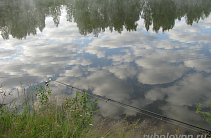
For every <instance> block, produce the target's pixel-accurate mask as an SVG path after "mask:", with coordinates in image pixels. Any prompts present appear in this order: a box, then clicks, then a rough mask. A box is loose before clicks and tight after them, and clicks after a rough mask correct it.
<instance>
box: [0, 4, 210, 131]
mask: <svg viewBox="0 0 211 138" xmlns="http://www.w3.org/2000/svg"><path fill="white" fill-rule="evenodd" d="M210 12H211V1H210V0H130V1H128V0H89V1H87V0H72V1H71V0H46V1H43V0H36V1H33V0H14V1H13V0H1V1H0V32H1V37H0V76H1V78H0V84H2V86H3V89H4V90H6V91H7V92H10V91H16V88H20V82H21V83H22V85H23V86H24V87H28V85H29V84H30V83H31V84H32V85H37V84H39V83H42V82H44V81H46V80H48V79H49V78H50V77H53V78H55V79H57V81H61V82H64V83H67V84H71V85H73V86H76V87H79V88H83V89H87V90H90V91H91V92H93V93H94V94H99V95H101V96H105V97H107V98H111V99H114V100H117V101H120V102H124V103H126V104H130V105H133V106H136V107H139V108H144V109H147V110H150V111H153V112H156V113H159V114H163V115H165V116H168V117H171V118H175V119H178V120H181V121H185V122H188V123H191V124H193V125H198V124H201V125H202V126H203V127H204V128H207V129H211V125H210V124H208V123H206V122H205V121H203V120H202V119H203V118H202V117H201V116H200V115H199V114H196V113H195V111H196V107H197V106H196V103H202V104H203V106H202V107H203V109H204V110H206V109H208V108H206V107H208V103H209V102H211V16H210ZM2 77H4V78H2ZM58 88H60V93H62V94H66V95H70V94H71V91H69V89H68V88H67V87H65V86H60V84H58V83H52V89H53V90H54V93H53V95H56V94H57V90H58ZM16 96H17V95H16V94H15V93H14V94H13V98H14V97H16ZM11 99H12V97H10V98H8V100H11ZM98 106H99V108H100V110H101V114H102V115H103V116H104V117H116V116H121V115H124V114H128V115H131V116H133V117H134V118H139V117H141V118H142V119H146V118H147V119H148V120H151V119H152V118H150V117H147V116H141V115H140V114H137V112H134V111H131V110H129V109H125V108H121V107H119V106H114V105H113V104H110V103H105V102H104V101H99V103H98ZM152 122H153V121H152ZM159 124H165V122H159ZM165 125H166V126H168V127H167V128H166V132H168V131H171V130H174V129H176V128H178V126H174V125H168V124H165ZM181 129H182V128H181ZM184 131H186V130H185V129H184ZM189 133H192V131H189Z"/></svg>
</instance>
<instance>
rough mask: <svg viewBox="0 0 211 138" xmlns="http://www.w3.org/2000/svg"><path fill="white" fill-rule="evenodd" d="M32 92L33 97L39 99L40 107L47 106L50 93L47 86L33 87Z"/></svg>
mask: <svg viewBox="0 0 211 138" xmlns="http://www.w3.org/2000/svg"><path fill="white" fill-rule="evenodd" d="M32 90H33V91H35V95H36V96H37V97H38V98H39V100H40V101H39V102H40V103H41V105H44V104H47V103H48V102H49V96H50V95H51V92H52V90H51V89H50V87H49V86H46V87H44V86H38V87H34V88H33V89H32Z"/></svg>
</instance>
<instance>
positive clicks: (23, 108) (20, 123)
mask: <svg viewBox="0 0 211 138" xmlns="http://www.w3.org/2000/svg"><path fill="white" fill-rule="evenodd" d="M17 92H18V96H19V97H18V98H19V100H21V103H19V104H18V101H15V100H13V101H12V102H11V103H10V104H5V103H1V105H2V106H1V108H0V137H1V138H4V137H5V138H6V137H12V138H13V137H17V138H22V137H24V138H25V137H27V138H28V137H33V138H46V137H49V138H51V137H55V138H57V137H62V138H70V137H71V138H81V137H85V138H86V137H96V138H99V137H112V138H113V137H142V135H143V134H154V133H157V134H161V132H162V131H163V127H161V128H160V129H157V128H156V127H154V126H149V127H146V124H145V122H143V123H142V124H139V120H137V121H134V122H132V123H128V122H127V121H126V118H125V119H124V120H123V121H121V122H115V121H112V123H113V124H112V125H111V126H110V125H109V123H108V122H105V123H104V124H100V123H95V121H96V120H94V119H96V118H95V117H94V115H93V114H94V113H96V112H97V110H96V108H95V106H96V103H97V100H94V101H92V100H91V99H90V97H89V96H88V95H87V93H86V92H85V91H83V92H81V93H80V92H76V94H75V96H74V97H72V98H64V99H63V100H62V101H63V102H62V104H61V105H60V106H58V104H57V102H56V100H55V99H54V100H52V99H50V95H51V92H52V90H51V89H50V87H49V86H38V87H34V88H33V89H31V92H30V93H29V92H27V91H26V90H25V89H23V90H22V93H23V95H22V96H20V95H19V91H17ZM3 95H5V93H3ZM34 95H35V96H36V97H35V96H34ZM37 103H38V104H37Z"/></svg>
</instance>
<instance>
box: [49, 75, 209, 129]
mask: <svg viewBox="0 0 211 138" xmlns="http://www.w3.org/2000/svg"><path fill="white" fill-rule="evenodd" d="M50 81H55V82H57V83H60V84H63V85H65V86H68V87H71V88H72V89H76V90H79V91H82V92H84V91H85V92H86V93H87V94H88V95H93V96H95V97H98V98H101V99H103V100H106V102H111V103H114V104H116V105H118V106H121V107H124V108H128V109H130V110H134V109H135V110H134V111H138V112H139V113H142V114H145V115H147V116H150V117H153V118H157V119H159V120H161V121H165V122H168V123H171V124H174V125H179V124H175V123H173V122H170V121H167V120H163V119H169V120H171V121H175V122H178V123H181V124H185V125H187V126H191V127H193V128H197V129H199V130H203V131H205V132H209V133H211V130H207V129H205V128H202V127H198V126H195V125H192V124H189V123H186V122H183V121H179V120H176V119H173V118H170V117H167V116H164V115H161V114H158V113H154V112H152V111H148V110H145V109H142V108H138V107H135V106H131V105H129V104H125V103H122V102H119V101H115V100H112V99H109V98H106V97H103V96H100V95H97V94H93V93H89V92H87V91H86V90H83V89H80V88H77V87H74V86H72V85H68V84H66V83H63V82H60V81H57V80H55V79H54V80H52V79H51V78H50V79H49V80H48V81H46V82H45V83H46V85H48V84H49V82H50ZM141 111H142V112H141ZM144 112H145V113H144ZM147 113H149V114H153V115H155V116H159V117H161V118H159V117H155V116H152V115H149V114H147ZM180 126H181V125H180ZM181 127H183V128H186V129H189V130H192V131H196V132H197V130H194V129H191V128H188V127H186V126H181Z"/></svg>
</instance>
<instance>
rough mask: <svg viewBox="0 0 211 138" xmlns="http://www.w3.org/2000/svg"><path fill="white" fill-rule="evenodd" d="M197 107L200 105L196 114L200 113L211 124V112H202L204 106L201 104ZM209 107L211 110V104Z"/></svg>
mask: <svg viewBox="0 0 211 138" xmlns="http://www.w3.org/2000/svg"><path fill="white" fill-rule="evenodd" d="M197 105H198V108H197V110H196V113H200V114H201V115H203V117H204V120H205V121H207V122H211V114H210V112H205V111H202V110H201V106H202V104H201V103H198V104H197ZM208 105H209V107H210V109H211V103H209V104H208Z"/></svg>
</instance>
